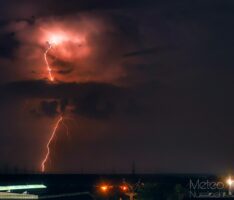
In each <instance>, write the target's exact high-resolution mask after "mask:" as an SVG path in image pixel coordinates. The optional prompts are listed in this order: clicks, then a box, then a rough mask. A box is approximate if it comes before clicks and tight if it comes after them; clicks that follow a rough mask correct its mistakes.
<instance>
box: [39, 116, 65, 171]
mask: <svg viewBox="0 0 234 200" xmlns="http://www.w3.org/2000/svg"><path fill="white" fill-rule="evenodd" d="M62 121H63V117H62V116H60V117H59V119H58V121H57V122H56V124H55V126H54V129H53V132H52V134H51V136H50V138H49V141H48V143H47V145H46V148H47V152H46V155H45V158H44V159H43V161H42V163H41V171H42V172H45V165H46V162H47V160H48V158H49V156H50V144H51V142H52V141H53V139H54V137H55V135H56V132H57V130H58V128H59V124H60V123H61V122H62Z"/></svg>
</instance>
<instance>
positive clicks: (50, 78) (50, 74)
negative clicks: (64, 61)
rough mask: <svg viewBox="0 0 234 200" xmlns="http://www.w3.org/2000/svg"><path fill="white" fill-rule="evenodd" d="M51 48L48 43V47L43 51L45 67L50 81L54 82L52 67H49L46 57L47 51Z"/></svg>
mask: <svg viewBox="0 0 234 200" xmlns="http://www.w3.org/2000/svg"><path fill="white" fill-rule="evenodd" d="M51 48H52V44H50V43H49V47H48V48H47V49H46V51H45V53H44V60H45V63H46V69H47V71H48V77H49V80H50V81H51V82H54V76H53V74H52V69H51V67H50V64H49V62H48V59H47V54H48V52H49V51H50V49H51Z"/></svg>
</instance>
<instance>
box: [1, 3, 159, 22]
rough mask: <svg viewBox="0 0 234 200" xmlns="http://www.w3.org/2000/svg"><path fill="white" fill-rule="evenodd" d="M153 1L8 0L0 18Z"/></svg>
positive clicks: (4, 4)
mask: <svg viewBox="0 0 234 200" xmlns="http://www.w3.org/2000/svg"><path fill="white" fill-rule="evenodd" d="M154 2H155V1H153V0H144V1H143V0H120V1H106V0H86V1H84V0H82V1H77V0H70V1H69V2H67V1H66V0H46V1H32V0H22V1H17V0H10V1H8V2H7V3H6V2H3V3H2V4H3V5H2V6H1V8H0V11H1V13H2V15H1V18H3V19H4V18H25V17H31V16H36V17H38V16H46V15H47V16H48V15H50V16H52V15H66V14H69V15H70V14H73V13H77V12H80V11H96V10H100V11H102V10H110V9H123V8H136V7H142V6H147V5H152V4H153V3H154Z"/></svg>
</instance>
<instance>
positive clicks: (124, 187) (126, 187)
mask: <svg viewBox="0 0 234 200" xmlns="http://www.w3.org/2000/svg"><path fill="white" fill-rule="evenodd" d="M120 189H121V190H122V191H124V192H126V191H128V186H126V185H121V186H120Z"/></svg>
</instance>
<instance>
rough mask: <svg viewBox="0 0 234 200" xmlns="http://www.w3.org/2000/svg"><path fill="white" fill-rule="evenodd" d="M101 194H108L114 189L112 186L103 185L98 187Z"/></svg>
mask: <svg viewBox="0 0 234 200" xmlns="http://www.w3.org/2000/svg"><path fill="white" fill-rule="evenodd" d="M98 188H99V190H100V192H102V193H108V192H109V191H110V189H111V188H112V186H111V185H108V184H101V185H99V186H98Z"/></svg>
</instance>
